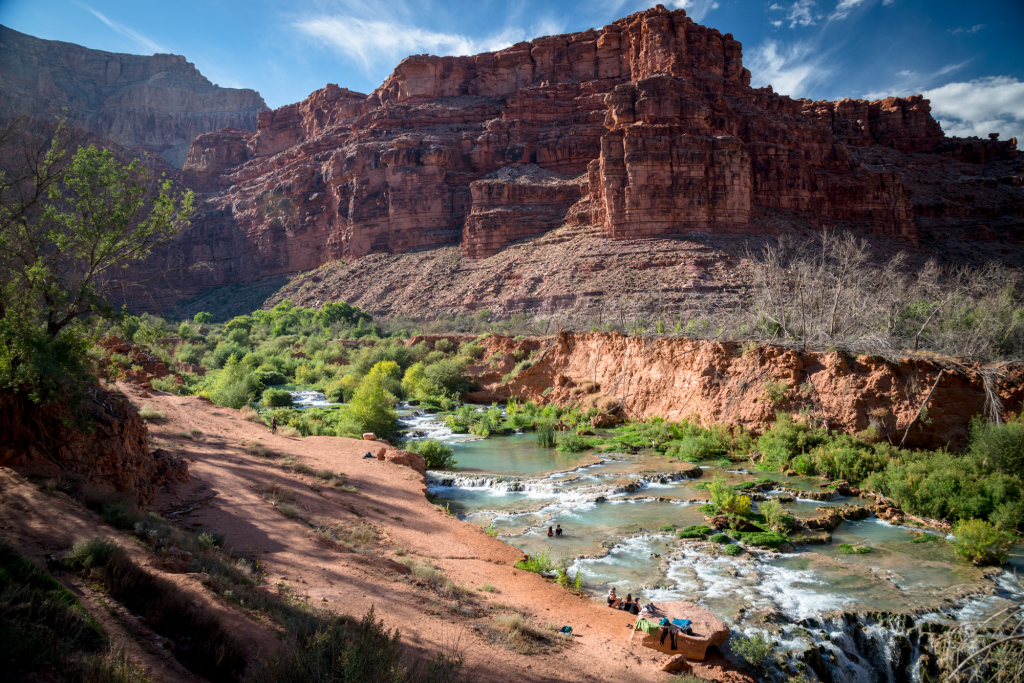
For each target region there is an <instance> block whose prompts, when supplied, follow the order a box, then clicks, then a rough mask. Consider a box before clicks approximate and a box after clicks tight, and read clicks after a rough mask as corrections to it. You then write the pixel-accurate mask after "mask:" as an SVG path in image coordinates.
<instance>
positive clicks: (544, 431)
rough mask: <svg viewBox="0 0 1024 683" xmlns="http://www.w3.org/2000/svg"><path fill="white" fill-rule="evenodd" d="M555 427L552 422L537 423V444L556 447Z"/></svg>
mask: <svg viewBox="0 0 1024 683" xmlns="http://www.w3.org/2000/svg"><path fill="white" fill-rule="evenodd" d="M555 443H556V442H555V428H554V427H552V426H551V423H550V422H541V423H540V424H538V425H537V445H538V446H540V447H541V448H554V447H555Z"/></svg>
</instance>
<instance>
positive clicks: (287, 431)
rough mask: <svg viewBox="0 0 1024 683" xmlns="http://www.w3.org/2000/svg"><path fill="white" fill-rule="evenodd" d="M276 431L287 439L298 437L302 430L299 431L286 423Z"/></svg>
mask: <svg viewBox="0 0 1024 683" xmlns="http://www.w3.org/2000/svg"><path fill="white" fill-rule="evenodd" d="M277 433H278V434H280V435H281V436H285V437H288V438H289V439H298V438H300V437H301V436H302V432H300V431H299V430H298V429H296V428H295V427H291V426H288V425H285V426H284V427H280V428H278V430H277Z"/></svg>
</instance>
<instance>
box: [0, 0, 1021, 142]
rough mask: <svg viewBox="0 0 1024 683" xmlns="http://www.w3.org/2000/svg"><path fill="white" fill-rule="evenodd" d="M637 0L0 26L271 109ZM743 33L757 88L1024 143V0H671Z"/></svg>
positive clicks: (25, 5) (515, 0)
mask: <svg viewBox="0 0 1024 683" xmlns="http://www.w3.org/2000/svg"><path fill="white" fill-rule="evenodd" d="M654 4H655V3H653V2H642V1H639V0H559V1H558V2H552V0H418V1H416V0H391V1H390V2H371V1H370V0H307V1H306V2H302V3H292V2H270V1H268V0H247V1H246V2H240V1H229V0H202V1H199V0H175V1H174V2H170V1H165V0H146V1H145V2H140V1H139V0H0V24H4V25H5V26H9V27H11V28H13V29H16V30H18V31H22V32H24V33H29V34H31V35H35V36H39V37H41V38H49V39H54V40H64V41H68V42H72V43H78V44H80V45H84V46H86V47H90V48H95V49H101V50H108V51H112V52H129V53H134V54H153V53H154V52H173V53H176V54H183V55H185V56H186V57H187V58H188V59H189V61H191V62H194V63H195V64H196V66H197V67H198V68H199V70H200V71H202V72H203V74H204V75H206V76H207V77H208V78H209V79H210V80H211V81H213V82H214V83H217V84H219V85H222V86H228V87H246V88H253V89H255V90H258V91H259V92H260V93H261V94H262V95H263V97H264V99H266V101H267V104H269V105H270V106H271V107H280V106H282V105H285V104H289V103H291V102H297V101H299V100H301V99H303V98H304V97H306V96H307V95H308V94H309V93H310V92H312V91H313V90H316V89H318V88H321V87H323V86H324V84H326V83H337V84H338V85H341V86H343V87H348V88H350V89H352V90H357V91H360V92H366V93H369V92H370V91H372V90H373V89H374V88H375V87H377V86H378V85H379V84H380V83H381V81H382V80H383V79H384V78H385V77H386V76H387V75H388V74H389V73H390V72H391V70H392V69H393V68H394V66H395V64H397V63H398V62H399V61H400V60H401V59H402V57H404V56H406V55H409V54H417V53H425V52H426V53H432V54H473V53H476V52H483V51H487V50H494V49H499V48H501V47H504V46H507V45H510V44H512V43H515V42H518V41H520V40H528V39H530V38H532V37H536V36H541V35H550V34H553V33H566V32H571V31H579V30H584V29H587V28H590V27H601V26H603V25H605V24H607V23H609V22H611V21H613V20H615V19H617V18H619V17H622V16H625V15H627V14H629V13H631V12H634V11H637V10H641V9H644V8H646V7H650V6H653V5H654ZM663 4H665V6H666V7H670V8H675V7H683V8H685V9H686V10H687V12H688V13H689V15H690V16H691V17H693V18H694V19H695V20H697V21H699V22H700V23H703V24H705V25H707V26H713V27H715V28H718V29H719V30H721V31H722V32H723V33H732V34H733V35H734V36H735V37H736V38H737V39H738V40H740V41H742V42H743V55H744V63H745V64H746V66H747V67H748V68H749V69H750V70H751V71H752V72H753V84H754V85H766V84H771V85H772V86H773V87H774V88H775V90H776V91H777V92H781V93H784V94H788V95H792V96H794V97H811V98H814V99H839V98H842V97H855V98H867V99H877V98H880V97H884V96H887V95H908V94H915V93H919V92H922V93H924V94H925V95H926V96H928V97H930V98H931V99H932V102H933V110H934V111H935V113H936V118H938V119H940V121H942V123H943V128H944V130H946V132H947V133H950V134H955V135H987V134H988V133H990V132H999V133H1001V134H1002V136H1003V137H1004V138H1006V137H1011V136H1017V137H1018V138H1020V139H1021V143H1020V146H1021V147H1024V40H1022V39H1021V38H1020V30H1021V27H1022V26H1024V1H1022V0H1003V1H1001V2H997V1H995V0H973V1H972V2H950V1H946V0H667V1H665V2H664V3H663Z"/></svg>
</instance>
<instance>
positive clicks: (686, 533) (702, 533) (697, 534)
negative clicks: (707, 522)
mask: <svg viewBox="0 0 1024 683" xmlns="http://www.w3.org/2000/svg"><path fill="white" fill-rule="evenodd" d="M710 533H711V527H709V526H704V525H703V524H694V525H692V526H688V527H686V528H684V529H680V530H679V531H677V532H676V538H705V537H707V535H708V534H710Z"/></svg>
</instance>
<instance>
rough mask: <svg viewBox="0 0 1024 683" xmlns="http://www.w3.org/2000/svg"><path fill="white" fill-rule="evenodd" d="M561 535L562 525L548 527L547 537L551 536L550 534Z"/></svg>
mask: <svg viewBox="0 0 1024 683" xmlns="http://www.w3.org/2000/svg"><path fill="white" fill-rule="evenodd" d="M561 535H562V525H561V524H558V525H556V526H555V528H554V529H552V528H551V527H548V538H551V537H552V536H561Z"/></svg>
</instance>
